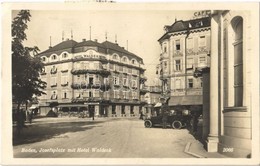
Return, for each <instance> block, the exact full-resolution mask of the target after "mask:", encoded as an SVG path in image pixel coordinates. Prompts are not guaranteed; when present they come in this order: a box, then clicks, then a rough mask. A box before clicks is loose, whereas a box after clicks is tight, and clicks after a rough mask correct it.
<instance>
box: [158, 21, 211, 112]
mask: <svg viewBox="0 0 260 166" xmlns="http://www.w3.org/2000/svg"><path fill="white" fill-rule="evenodd" d="M164 29H165V34H164V35H163V36H162V37H161V38H160V39H159V40H158V41H159V43H160V45H161V54H160V75H161V77H160V79H161V80H162V90H163V95H165V96H169V97H170V100H169V106H170V108H171V109H181V110H191V111H200V113H202V103H203V100H202V87H203V81H202V79H201V78H198V77H197V78H196V77H194V72H195V71H196V70H200V69H201V68H205V67H209V64H210V18H209V17H208V16H206V17H203V18H197V19H193V20H188V21H183V20H179V21H175V22H174V23H173V24H172V25H170V26H167V25H166V26H165V27H164Z"/></svg>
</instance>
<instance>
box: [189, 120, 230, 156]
mask: <svg viewBox="0 0 260 166" xmlns="http://www.w3.org/2000/svg"><path fill="white" fill-rule="evenodd" d="M190 134H192V133H190ZM192 135H193V134H192ZM201 136H202V122H200V123H199V124H198V131H197V133H196V134H195V136H194V135H193V137H195V138H196V139H194V141H191V142H188V143H187V144H186V147H185V150H184V151H185V152H186V153H187V154H190V155H192V156H195V157H197V158H227V156H225V155H222V154H220V153H217V152H207V150H206V149H205V148H204V146H203V144H202V143H201V141H202V138H201ZM199 140H201V141H199Z"/></svg>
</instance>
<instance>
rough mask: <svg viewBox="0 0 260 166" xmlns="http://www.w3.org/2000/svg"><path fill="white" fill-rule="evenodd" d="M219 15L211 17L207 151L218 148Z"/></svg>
mask: <svg viewBox="0 0 260 166" xmlns="http://www.w3.org/2000/svg"><path fill="white" fill-rule="evenodd" d="M218 35H219V33H218V15H213V16H212V18H211V57H210V58H211V59H210V101H209V104H210V108H209V135H208V141H207V151H208V152H217V150H218V141H219V140H218V105H219V97H218V91H219V84H218V82H219V81H218V79H219V74H218V73H219V72H218V65H219V62H218V52H219V50H218V42H219V38H218Z"/></svg>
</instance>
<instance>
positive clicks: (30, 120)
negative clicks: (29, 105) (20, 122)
mask: <svg viewBox="0 0 260 166" xmlns="http://www.w3.org/2000/svg"><path fill="white" fill-rule="evenodd" d="M32 119H33V111H32V110H31V111H30V114H29V122H30V124H32Z"/></svg>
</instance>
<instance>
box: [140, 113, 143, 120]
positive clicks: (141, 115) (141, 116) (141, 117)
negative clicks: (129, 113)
mask: <svg viewBox="0 0 260 166" xmlns="http://www.w3.org/2000/svg"><path fill="white" fill-rule="evenodd" d="M140 119H142V120H143V119H144V114H143V111H141V114H140Z"/></svg>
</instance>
